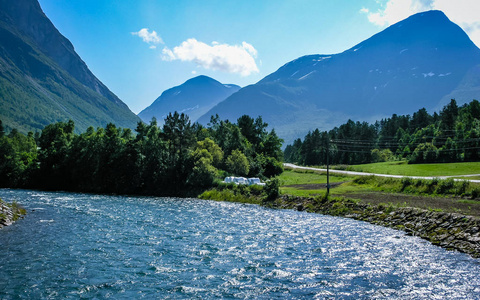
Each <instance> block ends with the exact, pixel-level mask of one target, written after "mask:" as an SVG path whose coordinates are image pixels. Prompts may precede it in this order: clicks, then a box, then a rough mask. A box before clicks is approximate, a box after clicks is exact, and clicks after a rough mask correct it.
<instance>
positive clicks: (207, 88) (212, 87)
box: [138, 75, 240, 124]
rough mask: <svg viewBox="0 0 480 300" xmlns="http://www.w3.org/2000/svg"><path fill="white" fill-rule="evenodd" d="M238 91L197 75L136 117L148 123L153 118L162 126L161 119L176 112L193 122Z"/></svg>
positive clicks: (233, 87)
mask: <svg viewBox="0 0 480 300" xmlns="http://www.w3.org/2000/svg"><path fill="white" fill-rule="evenodd" d="M239 89H240V87H239V86H237V85H234V84H222V83H220V82H219V81H217V80H215V79H213V78H211V77H208V76H205V75H199V76H196V77H194V78H190V79H189V80H187V81H185V82H184V83H183V84H181V85H178V86H175V87H172V88H170V89H168V90H165V91H164V92H162V94H161V95H160V96H159V97H158V98H157V99H156V100H155V101H154V102H153V103H152V104H151V105H150V106H148V107H147V108H145V109H144V110H142V111H141V112H140V113H139V114H138V116H139V117H140V118H141V119H142V120H143V121H144V122H149V121H150V120H151V119H152V117H155V118H156V119H157V121H158V122H159V124H163V119H164V118H165V117H166V115H168V113H169V112H172V113H173V112H174V111H178V112H179V113H182V112H183V113H185V114H187V115H189V117H190V120H191V121H192V122H195V121H196V120H197V119H198V118H199V117H200V116H202V115H203V114H205V113H206V112H207V111H208V110H210V109H211V108H212V107H213V106H215V105H216V104H218V103H220V102H221V101H223V100H225V98H227V97H228V96H230V95H231V94H233V93H235V92H236V91H238V90H239Z"/></svg>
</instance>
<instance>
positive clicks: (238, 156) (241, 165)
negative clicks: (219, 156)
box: [227, 150, 250, 176]
mask: <svg viewBox="0 0 480 300" xmlns="http://www.w3.org/2000/svg"><path fill="white" fill-rule="evenodd" d="M249 168H250V167H249V163H248V159H247V157H246V156H245V154H243V153H242V152H241V151H240V150H233V151H232V154H230V155H229V156H228V158H227V170H228V171H229V172H230V173H232V174H235V175H239V176H247V175H248V171H249Z"/></svg>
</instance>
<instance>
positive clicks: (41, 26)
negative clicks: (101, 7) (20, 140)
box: [0, 0, 140, 132]
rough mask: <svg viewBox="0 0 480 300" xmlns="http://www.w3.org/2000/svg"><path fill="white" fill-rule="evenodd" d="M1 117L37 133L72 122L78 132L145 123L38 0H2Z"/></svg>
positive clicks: (0, 30)
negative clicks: (98, 74) (90, 66)
mask: <svg viewBox="0 0 480 300" xmlns="http://www.w3.org/2000/svg"><path fill="white" fill-rule="evenodd" d="M0 83H1V88H0V98H1V99H2V101H1V102H0V119H1V120H2V122H3V123H4V125H5V127H6V128H7V129H8V128H17V129H18V130H20V131H23V132H27V131H38V130H41V129H42V128H43V127H44V126H45V125H47V124H50V123H53V122H58V121H66V120H68V119H72V120H74V121H75V124H76V125H77V126H76V128H77V130H78V131H82V130H85V129H86V128H87V127H89V126H94V127H95V126H105V125H106V124H107V123H109V122H113V123H116V124H117V125H119V126H122V127H128V128H135V126H136V123H137V122H138V121H140V119H139V118H138V117H137V116H136V115H135V114H134V113H133V112H131V111H130V109H129V108H128V106H127V105H126V104H125V103H123V102H122V101H121V100H120V99H119V98H118V97H117V96H116V95H115V94H113V93H112V92H111V91H110V90H109V89H108V88H107V87H106V86H105V85H104V84H103V83H102V82H101V81H100V80H99V79H98V78H96V77H95V75H93V73H92V72H91V71H90V70H89V69H88V66H87V65H86V64H85V62H84V61H83V60H82V59H81V58H80V57H79V56H78V54H77V53H76V52H75V49H74V47H73V45H72V43H71V42H70V41H69V40H68V39H67V38H65V37H64V36H63V35H61V33H60V32H59V31H58V30H57V29H56V28H55V26H54V25H53V24H52V23H51V21H50V20H49V19H48V18H47V17H46V15H45V14H44V13H43V11H42V9H41V6H40V4H39V3H38V2H37V1H36V0H17V1H8V0H0Z"/></svg>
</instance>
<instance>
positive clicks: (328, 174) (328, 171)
mask: <svg viewBox="0 0 480 300" xmlns="http://www.w3.org/2000/svg"><path fill="white" fill-rule="evenodd" d="M329 153H330V140H329V141H328V142H327V196H328V195H330V166H329Z"/></svg>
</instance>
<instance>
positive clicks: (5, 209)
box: [0, 199, 26, 228]
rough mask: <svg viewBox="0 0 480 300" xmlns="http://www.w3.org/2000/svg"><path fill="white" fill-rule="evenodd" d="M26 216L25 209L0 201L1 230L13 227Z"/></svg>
mask: <svg viewBox="0 0 480 300" xmlns="http://www.w3.org/2000/svg"><path fill="white" fill-rule="evenodd" d="M25 214H26V211H25V209H24V208H22V207H20V206H18V205H17V204H16V203H13V204H8V203H6V202H4V201H3V200H2V199H0V228H2V227H4V226H8V225H11V224H12V223H13V222H15V221H16V220H18V219H19V218H21V217H22V216H23V215H25Z"/></svg>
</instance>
